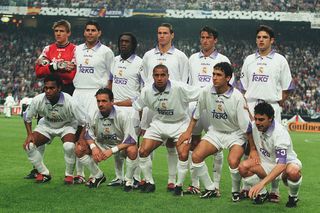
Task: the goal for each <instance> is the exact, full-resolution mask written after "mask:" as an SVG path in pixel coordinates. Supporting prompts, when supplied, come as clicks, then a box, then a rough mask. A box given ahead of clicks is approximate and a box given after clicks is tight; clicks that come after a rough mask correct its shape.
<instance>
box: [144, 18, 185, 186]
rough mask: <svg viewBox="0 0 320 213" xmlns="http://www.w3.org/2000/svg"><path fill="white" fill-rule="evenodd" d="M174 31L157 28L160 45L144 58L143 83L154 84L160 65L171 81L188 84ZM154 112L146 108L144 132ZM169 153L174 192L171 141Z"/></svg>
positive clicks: (164, 25)
mask: <svg viewBox="0 0 320 213" xmlns="http://www.w3.org/2000/svg"><path fill="white" fill-rule="evenodd" d="M174 36H175V34H174V30H173V27H172V25H171V24H169V23H162V24H160V25H159V26H158V28H157V39H158V43H157V45H156V47H155V48H153V49H151V50H149V51H148V52H146V53H145V54H144V56H143V58H142V63H143V73H142V77H143V81H144V83H145V84H152V83H153V68H154V67H155V66H156V65H158V64H163V65H165V66H166V67H168V70H169V78H170V80H174V81H180V82H183V83H187V81H188V77H189V70H188V69H189V68H188V57H187V56H186V55H185V54H184V53H183V52H182V51H180V50H178V49H177V48H175V46H174V45H173V39H174ZM153 116H154V112H152V111H150V110H148V108H145V109H144V110H143V114H142V119H141V129H142V132H144V131H145V130H146V129H147V128H148V127H149V126H150V122H151V119H152V117H153ZM166 146H167V151H168V173H169V177H168V185H167V189H168V191H172V190H174V187H175V182H176V174H177V160H178V156H177V150H176V148H175V144H174V143H173V142H172V140H171V139H169V140H168V141H167V142H166Z"/></svg>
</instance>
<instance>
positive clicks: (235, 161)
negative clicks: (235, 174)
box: [228, 155, 240, 169]
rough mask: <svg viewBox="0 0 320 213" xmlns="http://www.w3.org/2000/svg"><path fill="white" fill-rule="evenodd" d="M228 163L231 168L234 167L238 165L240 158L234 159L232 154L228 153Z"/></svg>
mask: <svg viewBox="0 0 320 213" xmlns="http://www.w3.org/2000/svg"><path fill="white" fill-rule="evenodd" d="M228 163H229V166H230V168H231V169H235V168H237V167H238V166H239V163H240V159H236V158H234V157H232V156H230V155H229V157H228Z"/></svg>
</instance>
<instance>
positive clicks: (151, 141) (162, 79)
mask: <svg viewBox="0 0 320 213" xmlns="http://www.w3.org/2000/svg"><path fill="white" fill-rule="evenodd" d="M153 79H154V83H153V84H150V85H148V86H146V87H144V88H143V89H142V91H141V96H140V97H139V98H138V99H137V100H136V101H135V102H134V103H133V107H134V108H135V109H137V110H139V111H141V110H142V109H143V108H144V107H146V106H147V107H149V109H151V110H153V111H155V112H156V115H155V116H154V117H153V119H152V122H151V124H150V127H149V128H148V129H147V130H146V132H145V134H144V137H143V142H142V144H141V147H140V149H139V156H140V168H141V170H142V172H143V174H144V177H145V181H146V184H144V185H143V188H142V189H141V190H142V192H146V193H149V192H154V191H155V184H154V180H153V177H152V161H151V158H150V153H151V152H152V151H153V150H155V149H156V148H157V147H159V146H160V145H161V144H162V143H163V142H165V141H166V140H167V139H168V138H172V139H173V142H176V141H177V140H178V137H179V135H180V134H181V133H182V131H183V129H185V128H186V127H187V125H188V122H189V116H188V105H189V102H191V101H196V100H197V98H198V95H199V89H198V88H195V87H190V86H188V85H186V84H184V83H181V82H176V81H169V71H168V68H167V67H166V66H165V65H161V64H160V65H157V66H155V68H154V69H153ZM176 166H177V165H176ZM185 170H186V171H188V164H184V165H182V164H181V161H179V162H178V180H179V177H180V174H181V173H184V171H185Z"/></svg>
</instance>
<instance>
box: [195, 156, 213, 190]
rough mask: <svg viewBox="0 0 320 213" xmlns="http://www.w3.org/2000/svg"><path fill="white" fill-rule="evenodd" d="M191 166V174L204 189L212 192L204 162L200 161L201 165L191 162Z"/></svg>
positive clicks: (210, 181)
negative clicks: (192, 173)
mask: <svg viewBox="0 0 320 213" xmlns="http://www.w3.org/2000/svg"><path fill="white" fill-rule="evenodd" d="M192 166H193V168H194V170H193V172H194V173H195V175H196V176H198V177H199V179H200V180H201V181H202V183H203V185H204V187H205V189H207V190H214V183H213V182H212V180H211V178H210V176H209V173H208V167H207V165H206V164H205V162H204V161H202V162H201V163H193V162H192Z"/></svg>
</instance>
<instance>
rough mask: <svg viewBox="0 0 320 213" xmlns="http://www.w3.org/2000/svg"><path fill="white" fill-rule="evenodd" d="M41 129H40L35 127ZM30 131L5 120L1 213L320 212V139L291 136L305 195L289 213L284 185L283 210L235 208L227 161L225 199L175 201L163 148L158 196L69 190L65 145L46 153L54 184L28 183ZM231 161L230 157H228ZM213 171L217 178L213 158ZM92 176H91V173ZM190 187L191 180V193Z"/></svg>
mask: <svg viewBox="0 0 320 213" xmlns="http://www.w3.org/2000/svg"><path fill="white" fill-rule="evenodd" d="M34 124H35V123H34ZM25 136H26V133H25V128H24V125H23V122H22V119H21V118H20V117H12V118H10V119H6V118H4V116H3V115H0V156H1V160H0V168H1V176H0V212H166V213H168V212H238V213H240V212H246V213H247V212H300V213H301V212H319V211H320V203H319V202H317V200H318V199H319V191H320V180H319V178H318V173H319V169H318V167H317V166H318V164H319V163H320V160H319V157H318V152H319V151H318V150H320V139H319V138H320V136H319V134H307V133H291V136H292V139H293V143H294V148H295V150H296V152H297V154H298V156H299V158H300V160H301V161H302V163H303V170H302V172H303V183H302V187H301V190H300V202H298V208H296V209H288V208H286V207H285V203H286V202H287V196H288V195H287V188H286V187H285V186H284V185H283V184H282V183H281V184H280V191H281V201H280V203H279V204H274V203H269V202H266V203H265V204H263V205H259V206H256V205H253V204H252V202H251V201H249V200H244V201H241V202H239V203H232V202H231V196H230V195H231V180H230V174H229V171H228V166H227V162H226V160H224V166H223V174H222V180H221V186H220V190H221V193H222V197H221V198H217V199H209V200H201V199H200V198H199V197H198V196H184V197H174V196H172V194H171V193H169V192H167V191H166V184H167V163H166V161H167V160H166V150H165V148H164V147H160V148H159V149H158V150H157V151H156V154H155V159H154V162H153V175H154V178H155V181H156V192H155V193H150V194H143V193H140V192H139V191H133V192H130V193H126V192H124V191H122V188H120V187H107V185H106V183H104V184H102V185H101V186H100V187H99V188H98V189H88V188H86V187H85V186H84V185H71V186H67V185H64V184H63V178H64V168H65V167H64V160H63V150H62V146H61V142H60V140H59V139H57V138H56V139H55V140H54V141H53V143H52V144H51V145H48V146H47V147H46V152H45V163H46V165H47V166H48V168H49V170H50V172H51V174H52V180H51V181H50V182H49V183H46V184H36V183H34V181H33V180H25V179H23V176H25V175H26V174H27V173H28V172H29V171H30V170H31V165H30V163H29V162H28V160H27V156H26V154H25V152H24V151H23V149H22V143H23V141H24V139H25ZM224 154H225V158H226V156H227V151H225V152H224ZM207 165H208V167H209V170H210V174H212V158H209V159H208V161H207ZM100 167H101V169H102V170H103V171H104V172H105V174H106V176H107V182H108V181H110V180H111V179H112V178H113V177H114V168H113V158H110V159H109V160H107V161H105V162H103V163H101V164H100ZM86 174H87V175H88V171H86ZM189 183H190V178H189V176H188V177H187V178H186V181H185V187H184V188H186V187H187V185H188V184H189Z"/></svg>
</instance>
